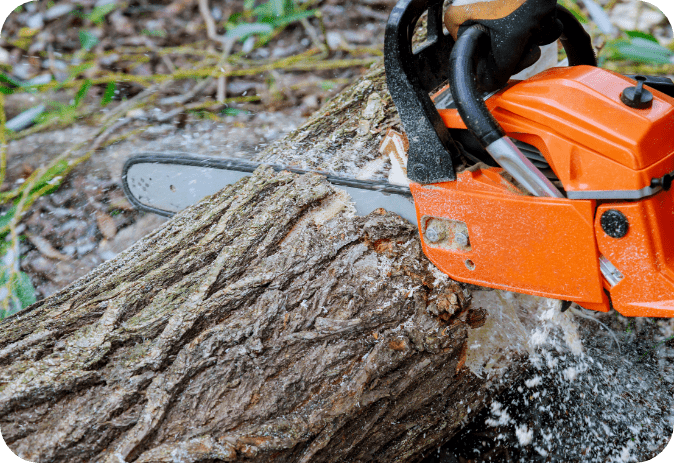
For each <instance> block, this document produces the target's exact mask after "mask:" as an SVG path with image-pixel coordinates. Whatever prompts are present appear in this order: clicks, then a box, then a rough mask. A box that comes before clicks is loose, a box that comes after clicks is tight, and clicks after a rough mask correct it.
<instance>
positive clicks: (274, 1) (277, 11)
mask: <svg viewBox="0 0 674 463" xmlns="http://www.w3.org/2000/svg"><path fill="white" fill-rule="evenodd" d="M269 3H271V7H272V9H273V11H274V15H275V16H277V17H281V16H283V15H285V14H286V2H285V0H269Z"/></svg>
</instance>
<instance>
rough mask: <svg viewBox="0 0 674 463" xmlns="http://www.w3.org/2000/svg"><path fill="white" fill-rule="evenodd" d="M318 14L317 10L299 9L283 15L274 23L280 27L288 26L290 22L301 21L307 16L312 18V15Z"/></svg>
mask: <svg viewBox="0 0 674 463" xmlns="http://www.w3.org/2000/svg"><path fill="white" fill-rule="evenodd" d="M315 15H316V10H309V11H298V12H295V13H292V14H289V15H286V16H283V17H280V18H278V19H276V20H275V21H274V25H275V26H277V27H279V26H287V25H288V24H291V23H294V22H295V21H300V20H302V19H305V18H310V17H312V16H315Z"/></svg>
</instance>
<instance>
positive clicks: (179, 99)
mask: <svg viewBox="0 0 674 463" xmlns="http://www.w3.org/2000/svg"><path fill="white" fill-rule="evenodd" d="M211 83H213V78H212V77H209V78H207V79H205V80H202V81H201V82H199V83H197V84H196V85H195V86H194V87H192V90H190V91H189V92H187V93H185V94H183V95H176V96H170V97H166V98H162V99H161V100H159V104H160V105H173V104H185V103H187V102H188V101H190V100H191V99H192V98H195V97H196V96H198V95H199V94H200V93H201V92H203V91H204V90H205V89H206V87H208V86H209V85H210V84H211Z"/></svg>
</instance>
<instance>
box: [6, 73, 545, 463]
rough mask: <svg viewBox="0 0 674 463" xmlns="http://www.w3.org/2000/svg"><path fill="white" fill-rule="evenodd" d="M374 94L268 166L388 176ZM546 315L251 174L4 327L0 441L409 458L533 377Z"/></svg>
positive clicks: (99, 458)
mask: <svg viewBox="0 0 674 463" xmlns="http://www.w3.org/2000/svg"><path fill="white" fill-rule="evenodd" d="M376 76H379V78H377V77H376ZM381 77H382V72H381V69H380V68H376V69H374V70H373V71H372V72H371V73H370V74H369V76H366V78H365V79H364V80H363V81H361V82H360V83H358V84H356V85H355V86H354V87H353V88H351V89H350V90H349V91H347V93H346V94H345V95H346V96H345V97H343V98H342V97H340V98H338V99H337V100H335V101H334V102H332V103H329V104H328V106H327V107H326V108H324V109H323V112H322V113H320V114H319V116H318V117H317V118H315V119H314V120H312V121H310V122H309V123H308V124H307V125H306V126H304V127H302V128H300V129H299V130H298V131H297V132H296V133H294V134H292V135H291V136H290V137H289V138H288V139H286V140H285V141H282V142H281V143H280V144H278V145H276V147H272V148H270V149H269V150H268V151H267V152H266V154H265V155H264V156H265V157H266V159H267V160H269V161H276V162H278V163H283V162H286V161H288V160H291V161H292V160H293V159H294V160H297V159H299V158H297V157H292V156H291V153H296V154H297V156H300V155H301V153H302V152H309V153H310V154H311V156H310V159H311V161H307V162H310V163H312V164H311V166H312V167H319V168H322V169H323V170H329V171H333V172H340V170H341V171H342V172H344V171H345V170H346V171H348V170H349V169H352V170H353V169H356V167H355V166H361V167H362V166H365V165H370V166H372V165H373V164H372V163H373V162H379V161H377V159H379V158H380V155H379V154H378V150H377V149H378V142H379V140H380V139H381V136H383V133H382V132H383V130H382V129H383V128H384V127H386V128H388V127H390V126H392V125H395V110H394V108H393V105H392V104H391V103H390V101H389V102H388V103H387V102H386V100H387V97H386V96H385V95H386V92H385V88H384V83H383V79H381ZM358 89H361V90H358ZM349 92H351V93H349ZM349 95H350V96H349ZM354 95H356V96H354ZM375 95H377V96H375ZM349 101H352V104H351V105H350V106H349ZM340 105H342V106H343V108H342V110H340V111H335V110H333V109H334V108H336V107H338V106H339V107H342V106H340ZM368 108H369V109H368ZM321 114H322V115H321ZM355 114H358V115H363V114H364V115H365V116H364V117H354V115H355ZM373 114H374V116H372V115H373ZM370 116H372V117H370ZM363 120H367V121H368V122H367V123H364V122H363ZM354 127H355V129H354ZM352 129H353V130H352ZM366 129H367V130H366ZM354 130H355V132H354ZM343 136H344V137H346V138H345V139H343V138H340V137H343ZM302 140H304V141H302ZM311 140H314V142H311ZM315 140H320V141H319V142H316V141H315ZM344 140H346V141H344ZM303 143H305V144H309V145H312V147H311V149H305V145H303ZM321 143H322V145H321V146H320V147H317V146H318V145H320V144H321ZM337 145H339V146H337ZM290 147H292V149H291V148H290ZM311 150H313V151H311ZM317 150H320V153H319V151H317ZM274 153H276V157H275V158H274ZM321 153H322V154H321ZM348 153H350V154H349V156H350V157H349V156H347V154H348ZM358 153H360V154H358ZM330 156H332V157H330ZM354 156H355V157H354ZM328 161H330V162H328ZM347 161H348V163H347ZM347 164H348V165H347ZM342 167H343V169H342ZM377 169H378V170H377ZM377 169H372V170H371V171H372V172H375V174H376V175H384V174H385V171H386V167H385V166H384V164H382V165H381V167H379V168H377ZM377 172H378V173H377ZM550 307H551V306H550V305H549V304H548V303H547V302H546V301H544V300H541V299H538V298H533V297H525V296H516V295H512V294H506V293H503V292H499V291H490V290H486V289H483V288H477V287H472V286H466V285H461V284H458V283H456V282H454V281H452V280H450V279H449V278H447V277H446V276H445V275H443V274H442V273H441V272H439V271H438V270H437V269H435V267H433V265H432V264H431V263H430V262H429V261H428V260H427V259H426V258H425V256H424V255H423V253H422V251H421V247H420V243H419V241H418V237H417V231H416V228H415V226H413V225H411V224H409V223H408V222H406V221H405V220H403V219H401V218H400V217H398V216H395V215H392V214H389V213H386V212H385V211H377V212H375V213H373V214H370V215H369V216H367V217H355V216H353V214H352V206H351V205H350V204H349V199H348V197H347V196H346V194H345V193H344V192H343V191H341V190H339V189H337V188H335V187H333V186H332V185H330V184H328V183H327V182H326V181H325V179H324V178H323V177H321V176H319V175H316V174H307V175H304V176H298V175H295V174H291V173H288V172H281V173H275V172H274V171H273V170H272V169H269V168H260V169H258V170H257V171H256V172H255V174H254V175H252V176H251V177H249V178H246V179H243V180H241V181H240V182H239V183H237V184H236V185H233V186H230V187H227V188H225V189H224V190H222V191H221V192H219V193H217V194H215V195H213V196H211V197H208V198H206V199H205V200H203V201H202V202H200V203H199V204H197V205H196V206H194V207H192V208H189V209H188V210H186V211H184V212H182V213H180V214H178V215H177V216H175V217H174V218H173V219H172V220H171V221H169V222H167V223H166V224H165V225H164V226H163V227H162V228H160V229H158V230H156V231H155V232H153V233H152V234H150V235H148V236H147V237H146V238H144V239H143V240H142V241H140V242H138V243H136V244H135V245H134V246H133V247H131V248H130V249H128V250H127V251H125V252H123V253H121V254H120V255H118V256H117V257H116V258H115V259H113V260H110V261H108V262H106V263H104V264H102V265H101V266H100V267H98V268H97V269H95V270H94V271H93V272H92V273H90V274H89V275H87V276H86V277H84V278H82V279H80V280H78V281H76V282H75V283H74V284H72V285H71V286H69V287H68V288H66V289H64V290H63V291H61V292H59V293H57V294H55V295H53V296H52V297H50V298H48V299H46V300H43V301H40V302H38V303H36V304H34V305H33V306H31V307H30V308H28V309H26V310H25V311H23V312H21V313H19V314H18V315H16V316H14V317H11V318H8V319H6V320H4V321H3V322H2V323H0V364H1V365H2V367H1V369H0V429H1V430H2V436H3V438H4V439H5V441H6V442H7V444H8V445H9V446H10V448H11V449H12V450H13V451H14V452H15V453H17V454H18V455H20V456H21V457H22V458H25V459H27V460H30V461H35V462H46V461H50V462H51V461H64V462H92V461H95V462H124V461H126V462H131V461H133V462H139V463H140V462H143V463H149V462H173V461H181V462H202V461H255V462H308V461H312V462H337V461H386V462H409V461H417V460H419V459H420V458H422V456H423V454H424V453H425V452H427V451H428V450H429V449H433V448H437V447H438V446H439V445H441V444H442V443H443V442H445V441H447V440H448V439H449V438H450V437H451V436H452V435H454V434H455V433H456V432H457V430H458V429H459V428H460V427H461V425H462V424H464V423H466V421H467V420H468V419H470V417H471V416H473V415H474V414H475V413H476V412H477V411H479V410H480V409H481V408H482V407H483V406H484V404H485V399H486V398H488V397H490V396H493V395H494V394H497V393H499V392H500V391H502V390H503V389H504V388H505V387H507V385H508V384H509V383H510V382H511V381H512V380H513V379H514V378H516V377H517V375H518V374H519V373H520V372H522V371H523V370H524V368H525V367H524V366H525V364H526V358H527V354H528V349H529V347H528V339H529V337H530V332H531V329H532V326H531V324H532V323H534V322H533V320H534V319H535V316H534V313H535V312H536V311H539V310H544V309H546V310H547V309H550ZM553 308H554V307H553Z"/></svg>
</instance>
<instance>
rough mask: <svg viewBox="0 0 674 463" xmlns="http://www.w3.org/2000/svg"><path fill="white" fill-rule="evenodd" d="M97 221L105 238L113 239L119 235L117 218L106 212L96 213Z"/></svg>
mask: <svg viewBox="0 0 674 463" xmlns="http://www.w3.org/2000/svg"><path fill="white" fill-rule="evenodd" d="M96 223H97V224H98V229H99V230H100V231H101V235H103V237H105V239H108V240H111V239H113V238H114V237H115V235H117V226H116V225H115V220H114V219H113V218H112V217H110V216H109V215H108V214H106V213H105V212H98V213H96Z"/></svg>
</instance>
